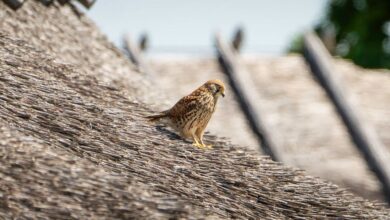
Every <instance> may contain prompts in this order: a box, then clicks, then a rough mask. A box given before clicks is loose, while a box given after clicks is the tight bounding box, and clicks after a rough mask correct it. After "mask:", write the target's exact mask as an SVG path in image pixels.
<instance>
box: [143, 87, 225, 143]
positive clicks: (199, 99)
mask: <svg viewBox="0 0 390 220" xmlns="http://www.w3.org/2000/svg"><path fill="white" fill-rule="evenodd" d="M221 95H222V96H223V97H224V96H225V86H224V84H223V82H221V81H220V80H209V81H207V82H206V83H205V84H203V85H202V86H201V87H199V88H197V89H196V90H195V91H193V92H192V93H191V94H189V95H187V96H184V97H183V98H181V99H180V100H179V101H178V102H177V103H176V104H175V105H174V106H173V107H172V108H170V109H168V110H166V111H163V112H161V113H160V114H157V115H152V116H148V117H146V118H148V119H149V120H150V121H161V122H164V123H166V124H168V125H169V126H171V127H172V128H173V129H175V130H176V131H177V132H179V133H180V136H182V137H184V138H191V139H192V140H193V142H194V143H193V145H194V146H196V147H199V148H206V147H208V148H211V147H212V146H211V145H205V144H204V143H203V133H204V130H205V128H206V126H207V124H208V122H209V120H210V118H211V116H212V115H213V113H214V111H215V107H216V105H217V101H218V98H219V96H221Z"/></svg>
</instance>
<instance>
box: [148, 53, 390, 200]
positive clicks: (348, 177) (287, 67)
mask: <svg viewBox="0 0 390 220" xmlns="http://www.w3.org/2000/svg"><path fill="white" fill-rule="evenodd" d="M338 63H339V64H340V65H342V66H345V71H343V73H344V72H345V74H348V76H349V77H350V78H353V79H355V80H349V81H348V82H350V84H351V86H354V87H356V88H357V89H358V88H361V89H360V93H359V94H364V95H366V96H367V98H366V99H364V100H367V101H369V102H370V103H369V104H367V105H366V107H369V106H371V109H372V111H371V112H372V114H371V115H372V116H376V122H377V123H378V124H379V125H381V127H380V128H381V129H384V130H381V132H382V134H383V135H386V134H389V133H390V132H389V131H390V129H389V128H386V126H388V123H386V122H387V119H386V118H383V117H385V116H386V113H385V112H386V108H385V107H386V106H387V105H389V103H390V101H388V102H384V101H385V100H386V99H389V98H390V96H389V95H388V91H389V90H388V89H386V88H384V87H385V85H386V80H385V79H384V78H386V77H387V78H388V76H386V75H385V74H379V73H377V74H375V76H374V75H371V76H368V75H369V74H365V75H364V76H365V77H366V78H369V77H371V78H370V79H371V81H368V80H366V79H361V77H360V78H359V76H360V75H358V74H357V73H356V70H355V69H356V67H355V68H353V67H352V66H349V68H348V65H347V64H346V62H345V61H339V62H338ZM150 65H151V66H152V68H153V70H154V71H153V74H154V75H153V76H154V78H155V79H156V80H155V81H156V83H157V84H159V85H160V86H162V89H163V91H164V92H165V93H166V94H167V95H168V97H170V98H171V99H169V102H170V103H172V102H174V101H175V99H177V98H178V97H180V96H181V95H184V94H186V93H188V91H190V90H191V89H192V88H195V87H196V86H197V84H199V83H201V82H202V81H204V80H205V79H208V78H222V79H224V78H226V77H225V76H224V74H223V73H222V72H221V70H219V68H218V63H217V61H216V60H214V59H197V58H189V59H175V58H171V59H161V58H158V59H153V60H152V61H151V62H150ZM240 65H241V66H242V67H243V69H244V70H245V71H243V72H242V73H240V74H248V75H249V77H250V78H251V79H252V80H253V82H254V83H255V84H256V85H257V87H256V88H252V89H253V92H257V93H258V94H259V95H260V97H261V98H262V99H261V100H259V102H258V103H255V104H257V105H259V108H260V109H261V110H262V112H260V115H261V117H262V118H264V120H265V123H266V125H267V126H270V128H271V129H270V131H271V135H272V137H273V138H274V141H275V142H276V143H277V144H278V146H279V147H280V148H281V149H280V150H281V152H283V158H284V162H285V163H287V164H289V165H291V166H296V167H300V168H302V169H305V170H307V171H308V172H309V173H310V174H311V175H315V176H319V177H321V178H324V179H327V180H330V181H332V182H334V183H337V184H338V185H341V186H343V187H346V188H348V189H349V190H351V191H353V192H355V193H356V194H358V195H361V196H364V197H366V198H369V199H373V200H382V199H383V198H382V195H381V193H382V191H381V186H380V183H379V182H378V181H377V180H376V178H375V176H374V175H373V174H372V173H371V172H370V171H369V170H368V168H367V166H366V164H365V161H364V159H363V158H361V155H360V154H359V152H357V150H356V149H355V147H354V146H353V143H352V142H351V141H350V139H349V136H348V133H347V131H346V130H345V128H344V125H343V124H342V122H341V121H340V120H339V118H338V116H337V113H336V112H335V110H334V108H333V105H332V103H331V102H330V101H329V100H328V98H327V97H326V94H325V92H324V91H323V90H322V89H321V87H320V86H319V85H318V84H317V82H316V81H315V80H314V79H313V78H312V76H311V74H310V72H309V70H308V68H307V66H306V65H305V62H304V60H303V59H302V58H301V57H298V56H288V57H281V58H267V57H242V58H241V60H240ZM338 67H339V65H338ZM340 68H341V67H340ZM225 81H226V80H225ZM369 82H370V83H371V84H370V85H373V84H375V85H379V88H381V89H380V91H381V92H380V94H379V93H378V92H375V91H373V90H372V88H371V89H370V88H367V86H368V85H369ZM177 85H180V87H177ZM360 85H366V86H365V87H364V86H360ZM358 90H359V89H358ZM229 91H231V90H228V94H229ZM373 93H374V94H375V95H373ZM369 96H375V97H376V98H373V99H369V98H368V97H369ZM359 98H360V97H359ZM219 104H220V106H219V109H218V110H217V112H216V116H215V118H214V119H213V120H212V121H211V124H210V128H209V129H210V131H212V133H214V134H218V135H223V136H225V137H229V138H230V139H232V142H233V143H237V144H239V145H241V146H250V147H251V148H252V149H258V143H257V142H256V140H255V139H254V137H253V136H252V135H251V133H252V132H251V130H250V129H249V128H248V126H247V125H246V121H245V119H244V118H243V115H242V113H241V111H240V109H239V108H238V106H237V103H236V101H235V100H234V94H231V93H230V94H229V96H228V97H227V98H226V99H222V100H221V102H220V103H219ZM376 106H378V107H376ZM379 106H380V107H379ZM387 109H390V106H389V108H387ZM387 114H388V113H387ZM380 118H382V120H380ZM373 119H374V120H375V117H373ZM386 131H387V132H386ZM351 170H353V172H351Z"/></svg>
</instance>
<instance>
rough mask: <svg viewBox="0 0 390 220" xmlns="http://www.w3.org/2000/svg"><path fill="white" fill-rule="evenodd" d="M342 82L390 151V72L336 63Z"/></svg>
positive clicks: (348, 63)
mask: <svg viewBox="0 0 390 220" xmlns="http://www.w3.org/2000/svg"><path fill="white" fill-rule="evenodd" d="M336 67H337V70H338V72H339V73H340V75H341V76H340V79H341V81H342V83H343V85H344V86H345V89H346V90H347V92H348V93H349V95H351V96H352V97H351V98H352V99H353V101H354V104H355V106H358V107H359V112H360V114H361V115H362V117H363V118H364V119H365V120H366V121H368V122H370V124H371V126H373V128H374V129H375V132H376V133H377V134H378V136H379V138H380V140H381V141H382V142H383V144H384V145H385V146H387V148H388V149H389V150H390V70H368V69H362V68H359V67H357V66H356V65H354V64H353V63H351V62H341V61H338V62H336Z"/></svg>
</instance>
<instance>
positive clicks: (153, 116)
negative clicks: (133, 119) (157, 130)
mask: <svg viewBox="0 0 390 220" xmlns="http://www.w3.org/2000/svg"><path fill="white" fill-rule="evenodd" d="M167 116H168V115H167V113H166V112H161V113H160V114H157V115H151V116H146V117H145V118H146V119H148V120H149V121H150V122H155V121H158V120H160V119H162V118H165V117H167Z"/></svg>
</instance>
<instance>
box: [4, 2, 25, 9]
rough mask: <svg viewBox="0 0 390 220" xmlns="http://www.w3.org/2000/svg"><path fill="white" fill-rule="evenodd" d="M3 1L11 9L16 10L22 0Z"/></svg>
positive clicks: (20, 5) (21, 3)
mask: <svg viewBox="0 0 390 220" xmlns="http://www.w3.org/2000/svg"><path fill="white" fill-rule="evenodd" d="M3 2H4V3H5V4H6V5H8V6H9V7H10V8H12V9H13V10H17V9H18V8H20V7H22V5H23V3H24V0H3Z"/></svg>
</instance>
